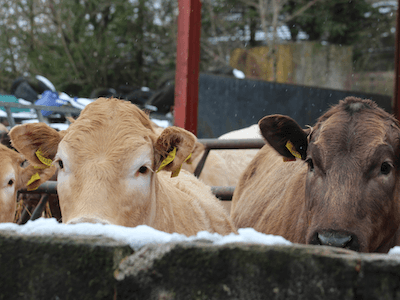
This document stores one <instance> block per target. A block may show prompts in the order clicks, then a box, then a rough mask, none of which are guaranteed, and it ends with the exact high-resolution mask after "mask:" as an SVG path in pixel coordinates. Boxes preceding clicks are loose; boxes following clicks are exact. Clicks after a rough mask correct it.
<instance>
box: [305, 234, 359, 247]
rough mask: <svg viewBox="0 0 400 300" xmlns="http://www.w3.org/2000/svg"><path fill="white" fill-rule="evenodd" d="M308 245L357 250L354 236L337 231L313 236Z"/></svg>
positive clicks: (357, 245)
mask: <svg viewBox="0 0 400 300" xmlns="http://www.w3.org/2000/svg"><path fill="white" fill-rule="evenodd" d="M310 244H314V245H323V246H332V247H338V248H346V249H350V250H354V251H358V250H359V244H358V241H357V238H356V236H354V235H351V234H348V233H342V232H337V231H324V232H318V233H316V234H315V236H314V238H313V239H312V240H311V242H310Z"/></svg>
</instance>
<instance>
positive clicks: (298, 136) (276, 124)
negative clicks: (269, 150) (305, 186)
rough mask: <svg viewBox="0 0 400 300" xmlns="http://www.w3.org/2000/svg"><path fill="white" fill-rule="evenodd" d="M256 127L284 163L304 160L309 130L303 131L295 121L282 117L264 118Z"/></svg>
mask: <svg viewBox="0 0 400 300" xmlns="http://www.w3.org/2000/svg"><path fill="white" fill-rule="evenodd" d="M258 126H259V127H260V130H261V134H262V135H263V137H264V138H265V139H266V141H267V142H268V143H269V144H270V145H271V146H272V147H273V148H274V149H275V150H276V151H278V153H279V154H280V155H282V156H283V158H284V160H285V161H291V160H295V159H296V158H301V159H303V160H305V159H306V156H307V147H308V141H307V136H308V133H309V131H310V130H303V129H302V128H301V127H300V126H299V124H297V123H296V121H295V120H293V119H292V118H290V117H288V116H283V115H271V116H266V117H264V118H262V119H261V120H260V122H258Z"/></svg>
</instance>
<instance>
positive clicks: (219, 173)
mask: <svg viewBox="0 0 400 300" xmlns="http://www.w3.org/2000/svg"><path fill="white" fill-rule="evenodd" d="M246 138H247V139H254V138H262V136H261V135H260V133H259V129H258V126H257V128H255V126H254V125H252V126H250V127H246V128H243V129H240V130H235V131H232V132H228V133H226V134H224V135H222V136H220V137H219V138H218V139H246ZM257 152H258V149H246V150H241V149H238V150H211V151H210V152H209V154H208V156H207V159H206V162H205V164H204V168H203V170H202V172H201V174H200V177H199V178H200V179H201V180H202V181H203V182H204V183H205V184H207V185H210V186H236V185H237V184H238V182H239V178H240V175H241V174H242V173H243V171H244V170H245V169H246V167H247V166H248V165H249V163H250V162H251V160H252V159H253V158H254V156H255V155H256V154H257ZM203 153H204V146H203V145H202V144H201V143H200V142H197V143H196V147H195V150H194V151H193V155H192V159H191V160H190V161H189V162H190V164H187V163H185V164H184V165H183V168H184V169H185V170H188V171H189V172H191V173H194V171H195V169H196V167H197V165H198V163H199V161H200V160H201V158H202V156H203Z"/></svg>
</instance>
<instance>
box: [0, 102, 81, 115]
mask: <svg viewBox="0 0 400 300" xmlns="http://www.w3.org/2000/svg"><path fill="white" fill-rule="evenodd" d="M0 107H4V108H6V109H7V107H16V108H26V109H34V110H36V109H40V110H46V111H55V112H64V113H67V112H69V113H77V114H79V113H80V112H81V110H80V109H79V108H76V107H68V106H46V105H35V104H31V105H25V104H21V103H14V102H1V101H0Z"/></svg>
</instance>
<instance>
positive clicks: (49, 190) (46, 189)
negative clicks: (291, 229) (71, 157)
mask: <svg viewBox="0 0 400 300" xmlns="http://www.w3.org/2000/svg"><path fill="white" fill-rule="evenodd" d="M234 190H235V187H234V186H212V187H211V191H212V192H213V194H214V195H215V196H216V197H217V198H219V199H221V200H230V199H231V198H232V194H233V191H234ZM19 192H20V193H26V194H42V193H45V194H53V195H56V194H57V181H47V182H45V183H43V184H42V185H41V186H39V188H38V189H36V190H34V191H28V190H26V189H24V190H20V191H19Z"/></svg>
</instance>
